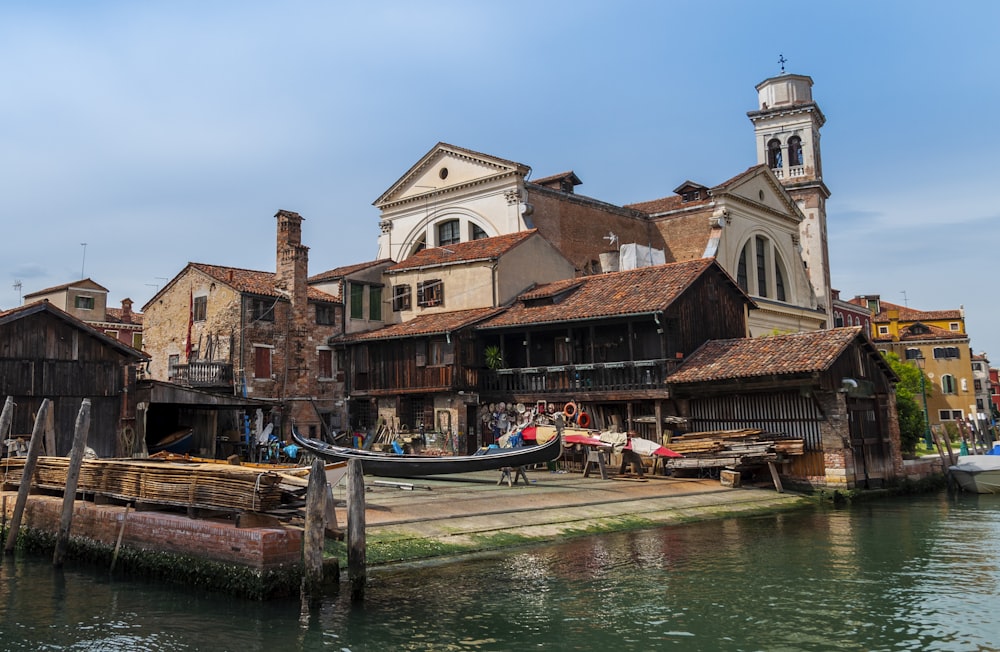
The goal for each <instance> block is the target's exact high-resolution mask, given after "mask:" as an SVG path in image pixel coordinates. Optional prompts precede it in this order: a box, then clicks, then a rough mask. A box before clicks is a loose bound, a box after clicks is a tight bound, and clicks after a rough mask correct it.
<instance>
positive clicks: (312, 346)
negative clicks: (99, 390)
mask: <svg viewBox="0 0 1000 652" xmlns="http://www.w3.org/2000/svg"><path fill="white" fill-rule="evenodd" d="M275 218H276V219H277V226H278V228H277V265H276V272H265V271H257V270H248V269H239V268H234V267H226V266H221V265H209V264H204V263H189V264H188V265H187V266H186V267H185V268H184V269H183V270H181V272H180V273H178V274H177V275H176V276H175V277H174V278H173V279H171V280H170V282H168V283H167V284H166V285H165V286H164V287H163V288H162V289H161V290H160V291H159V292H157V293H156V295H154V296H153V298H152V299H150V301H149V302H148V303H147V304H146V305H145V306H144V314H145V326H146V338H145V341H146V350H147V351H148V352H149V353H150V355H151V356H152V358H153V360H152V362H151V363H150V367H149V376H150V377H151V378H152V379H154V380H158V381H169V382H172V383H176V384H178V385H182V386H185V387H192V388H197V389H199V390H206V391H210V392H214V393H217V394H227V395H230V396H233V395H235V396H242V397H247V398H250V399H255V400H258V401H266V402H267V403H269V404H271V405H273V406H274V407H275V408H278V410H277V411H276V413H275V414H276V415H277V414H278V413H279V412H280V413H281V415H282V417H284V418H283V420H282V421H280V422H279V424H278V425H280V426H282V428H283V429H284V430H283V431H282V430H281V429H279V430H278V432H282V434H287V428H288V427H289V424H290V423H291V422H292V420H294V422H295V423H297V424H298V426H299V428H300V429H301V430H302V432H303V433H310V434H311V436H325V435H326V434H327V433H328V432H329V431H330V430H332V429H339V428H340V427H341V423H342V417H343V416H344V406H343V400H342V397H343V391H342V390H343V384H342V376H339V375H338V368H337V360H336V356H335V355H334V352H333V347H331V346H330V345H329V340H330V338H332V337H334V336H336V335H340V334H341V333H342V328H343V304H342V303H341V301H340V298H339V297H337V296H333V295H330V294H327V293H326V292H323V291H321V290H319V289H317V288H312V287H309V285H308V283H307V270H308V247H305V246H303V245H302V243H301V222H302V217H301V216H299V215H298V214H297V213H293V212H290V211H279V212H278V213H277V214H276V215H275ZM207 445H208V444H207V442H206V444H205V446H203V447H207Z"/></svg>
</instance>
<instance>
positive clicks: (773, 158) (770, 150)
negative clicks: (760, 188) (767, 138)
mask: <svg viewBox="0 0 1000 652" xmlns="http://www.w3.org/2000/svg"><path fill="white" fill-rule="evenodd" d="M767 166H768V167H769V168H771V169H772V170H773V169H776V168H780V167H781V141H779V140H778V139H777V138H775V139H774V140H772V141H771V142H769V143H768V144H767Z"/></svg>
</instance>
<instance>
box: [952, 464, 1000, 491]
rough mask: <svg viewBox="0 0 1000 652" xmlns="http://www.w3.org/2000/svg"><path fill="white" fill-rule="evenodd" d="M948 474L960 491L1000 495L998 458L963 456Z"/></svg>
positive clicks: (999, 465)
mask: <svg viewBox="0 0 1000 652" xmlns="http://www.w3.org/2000/svg"><path fill="white" fill-rule="evenodd" d="M948 473H949V474H950V475H951V478H952V479H953V480H954V481H955V484H957V485H958V486H959V488H960V489H962V491H968V492H970V493H977V494H1000V456H997V455H963V456H962V457H959V458H958V464H955V465H954V466H951V467H948Z"/></svg>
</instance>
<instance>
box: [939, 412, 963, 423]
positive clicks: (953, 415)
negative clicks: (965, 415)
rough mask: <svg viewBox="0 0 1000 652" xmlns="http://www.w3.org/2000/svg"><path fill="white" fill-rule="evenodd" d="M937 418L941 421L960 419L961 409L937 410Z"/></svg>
mask: <svg viewBox="0 0 1000 652" xmlns="http://www.w3.org/2000/svg"><path fill="white" fill-rule="evenodd" d="M938 419H939V420H941V421H961V420H962V411H961V410H938Z"/></svg>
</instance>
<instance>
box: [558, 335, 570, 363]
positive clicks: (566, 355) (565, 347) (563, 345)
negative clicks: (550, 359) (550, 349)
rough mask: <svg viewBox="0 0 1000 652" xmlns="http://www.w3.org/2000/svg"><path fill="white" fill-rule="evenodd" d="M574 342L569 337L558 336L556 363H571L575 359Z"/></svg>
mask: <svg viewBox="0 0 1000 652" xmlns="http://www.w3.org/2000/svg"><path fill="white" fill-rule="evenodd" d="M572 356H573V342H572V341H571V339H570V338H569V337H556V350H555V361H556V364H569V363H571V362H572V361H573V359H572Z"/></svg>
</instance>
